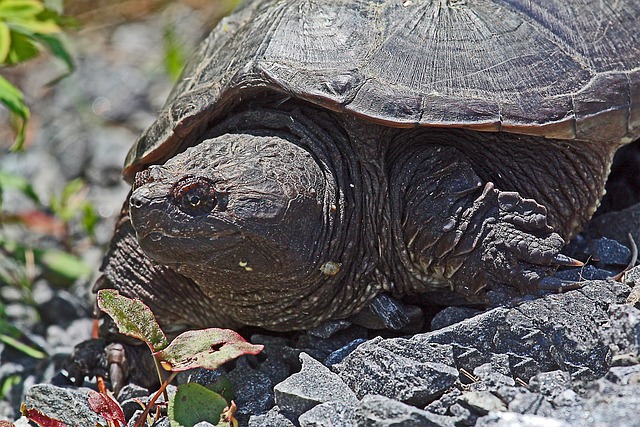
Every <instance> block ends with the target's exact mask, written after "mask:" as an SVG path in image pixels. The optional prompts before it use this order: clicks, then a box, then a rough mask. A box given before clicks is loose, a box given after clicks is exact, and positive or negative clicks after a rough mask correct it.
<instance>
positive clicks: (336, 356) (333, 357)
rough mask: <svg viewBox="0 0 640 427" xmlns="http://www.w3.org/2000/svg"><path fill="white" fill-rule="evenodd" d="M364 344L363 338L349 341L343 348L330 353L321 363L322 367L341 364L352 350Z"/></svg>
mask: <svg viewBox="0 0 640 427" xmlns="http://www.w3.org/2000/svg"><path fill="white" fill-rule="evenodd" d="M364 342H367V340H366V339H364V338H357V339H355V340H353V341H351V342H350V343H349V344H347V345H345V346H344V347H341V348H339V349H337V350H336V351H334V352H332V353H331V354H330V355H329V356H327V358H326V359H325V360H324V362H323V363H324V365H325V366H333V365H335V364H336V363H340V362H342V361H343V360H344V358H345V357H347V356H348V355H349V354H351V352H352V351H353V350H355V349H356V348H358V346H359V345H360V344H362V343H364Z"/></svg>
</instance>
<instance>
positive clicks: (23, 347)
mask: <svg viewBox="0 0 640 427" xmlns="http://www.w3.org/2000/svg"><path fill="white" fill-rule="evenodd" d="M0 341H2V342H3V343H5V344H7V345H10V346H11V347H13V348H15V349H16V350H19V351H21V352H23V353H24V354H26V355H27V356H30V357H33V358H34V359H46V358H47V354H46V353H44V352H42V351H40V350H38V349H35V348H33V347H30V346H28V345H27V344H24V343H22V342H20V341H18V340H17V339H15V338H13V337H10V336H9V335H5V334H0Z"/></svg>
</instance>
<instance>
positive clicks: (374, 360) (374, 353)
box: [334, 338, 458, 407]
mask: <svg viewBox="0 0 640 427" xmlns="http://www.w3.org/2000/svg"><path fill="white" fill-rule="evenodd" d="M453 365H454V361H453V353H452V348H451V346H448V345H440V344H429V343H423V342H420V341H415V340H413V339H404V338H394V339H388V340H382V339H373V340H371V341H369V342H367V343H365V344H362V345H361V346H360V347H358V348H357V349H356V350H355V351H354V352H353V353H351V354H350V355H349V356H347V358H346V359H345V360H344V361H343V362H342V363H339V364H337V365H335V366H334V370H335V371H336V372H338V374H339V375H340V377H341V378H342V379H343V380H344V382H345V383H347V385H349V387H351V389H352V390H353V391H354V392H355V393H356V396H358V398H362V397H364V396H365V395H367V394H377V395H382V396H386V397H389V398H393V399H396V400H399V401H401V402H404V403H408V404H411V405H414V406H421V407H422V406H425V405H427V404H428V403H429V402H431V401H433V400H435V399H437V398H438V397H440V396H441V395H442V394H443V393H444V392H445V391H446V390H447V389H448V388H450V387H451V386H453V384H454V383H455V382H456V380H457V379H458V371H457V369H455V368H454V367H452V366H453Z"/></svg>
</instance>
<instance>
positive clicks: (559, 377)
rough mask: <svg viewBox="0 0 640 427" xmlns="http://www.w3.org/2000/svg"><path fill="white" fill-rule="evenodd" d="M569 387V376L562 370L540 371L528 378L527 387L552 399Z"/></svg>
mask: <svg viewBox="0 0 640 427" xmlns="http://www.w3.org/2000/svg"><path fill="white" fill-rule="evenodd" d="M569 388H571V376H570V375H569V373H568V372H564V371H551V372H542V373H539V374H538V375H536V376H534V377H532V378H531V379H530V380H529V389H530V390H531V391H533V392H536V393H540V394H542V395H543V396H546V397H548V398H550V399H554V398H555V397H556V396H557V395H559V394H560V393H562V392H563V391H565V390H567V389H569Z"/></svg>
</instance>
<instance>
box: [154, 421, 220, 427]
mask: <svg viewBox="0 0 640 427" xmlns="http://www.w3.org/2000/svg"><path fill="white" fill-rule="evenodd" d="M167 421H169V420H167ZM154 427H155V425H154ZM193 427H216V426H215V425H213V424H211V423H210V422H208V421H200V422H199V423H196V424H194V425H193Z"/></svg>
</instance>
